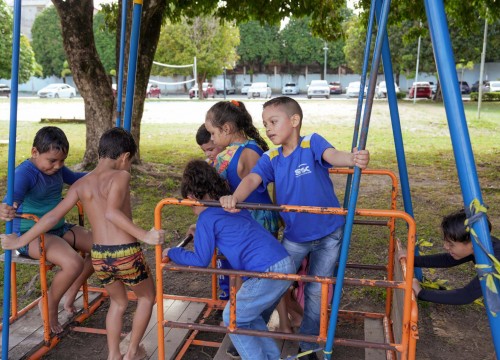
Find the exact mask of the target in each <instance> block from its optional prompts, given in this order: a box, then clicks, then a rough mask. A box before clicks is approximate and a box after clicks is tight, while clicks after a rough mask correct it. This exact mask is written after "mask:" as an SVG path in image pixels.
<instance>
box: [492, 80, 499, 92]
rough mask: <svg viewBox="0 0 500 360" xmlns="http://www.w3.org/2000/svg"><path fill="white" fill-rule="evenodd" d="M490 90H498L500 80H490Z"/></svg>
mask: <svg viewBox="0 0 500 360" xmlns="http://www.w3.org/2000/svg"><path fill="white" fill-rule="evenodd" d="M490 91H500V81H490Z"/></svg>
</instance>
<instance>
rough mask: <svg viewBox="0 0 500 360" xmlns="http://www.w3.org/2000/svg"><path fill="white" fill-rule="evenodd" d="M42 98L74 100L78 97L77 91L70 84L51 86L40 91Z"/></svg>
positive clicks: (39, 94)
mask: <svg viewBox="0 0 500 360" xmlns="http://www.w3.org/2000/svg"><path fill="white" fill-rule="evenodd" d="M37 94H38V96H39V97H41V98H73V97H75V96H76V89H75V88H74V87H73V86H69V85H68V84H63V83H60V84H50V85H47V86H46V87H44V88H43V89H41V90H39V91H38V93H37Z"/></svg>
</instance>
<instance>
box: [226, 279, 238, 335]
mask: <svg viewBox="0 0 500 360" xmlns="http://www.w3.org/2000/svg"><path fill="white" fill-rule="evenodd" d="M236 291H237V290H236V276H234V275H229V325H228V329H229V331H233V330H234V329H236Z"/></svg>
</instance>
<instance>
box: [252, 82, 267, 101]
mask: <svg viewBox="0 0 500 360" xmlns="http://www.w3.org/2000/svg"><path fill="white" fill-rule="evenodd" d="M271 93H272V91H271V87H270V86H269V84H268V83H266V82H255V83H253V84H252V86H250V88H249V89H248V93H247V97H248V98H249V99H253V98H256V97H258V98H265V99H267V98H270V97H271Z"/></svg>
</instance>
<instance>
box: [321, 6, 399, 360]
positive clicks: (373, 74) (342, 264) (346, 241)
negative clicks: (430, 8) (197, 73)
mask: <svg viewBox="0 0 500 360" xmlns="http://www.w3.org/2000/svg"><path fill="white" fill-rule="evenodd" d="M390 6H391V0H384V3H383V6H382V14H381V16H380V21H379V26H378V29H377V37H376V40H375V49H374V52H373V60H372V66H371V70H370V82H369V83H368V94H367V95H366V97H367V101H366V106H365V111H364V114H363V126H362V128H361V135H360V138H359V145H358V148H359V149H360V150H362V149H364V148H365V147H366V141H367V138H368V129H369V125H370V117H371V111H372V107H373V96H374V95H375V85H376V82H377V70H378V68H379V65H380V58H381V53H382V43H383V41H382V40H383V36H384V34H385V33H386V27H387V18H388V17H389V8H390ZM360 180H361V170H360V169H359V168H358V167H355V168H354V177H353V183H352V189H351V196H350V199H349V208H348V211H347V218H346V223H345V226H344V237H343V238H342V246H341V250H340V258H339V266H338V272H337V282H336V283H335V290H334V292H333V300H332V312H331V314H330V323H329V326H328V336H327V339H326V345H325V350H324V353H325V358H326V359H328V360H330V359H331V356H332V348H333V342H334V340H335V328H336V327H337V318H338V312H339V307H340V300H341V297H342V288H343V287H344V276H345V269H346V265H347V255H348V252H349V245H350V242H351V233H352V226H353V224H354V212H355V210H356V202H357V199H358V190H359V182H360Z"/></svg>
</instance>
